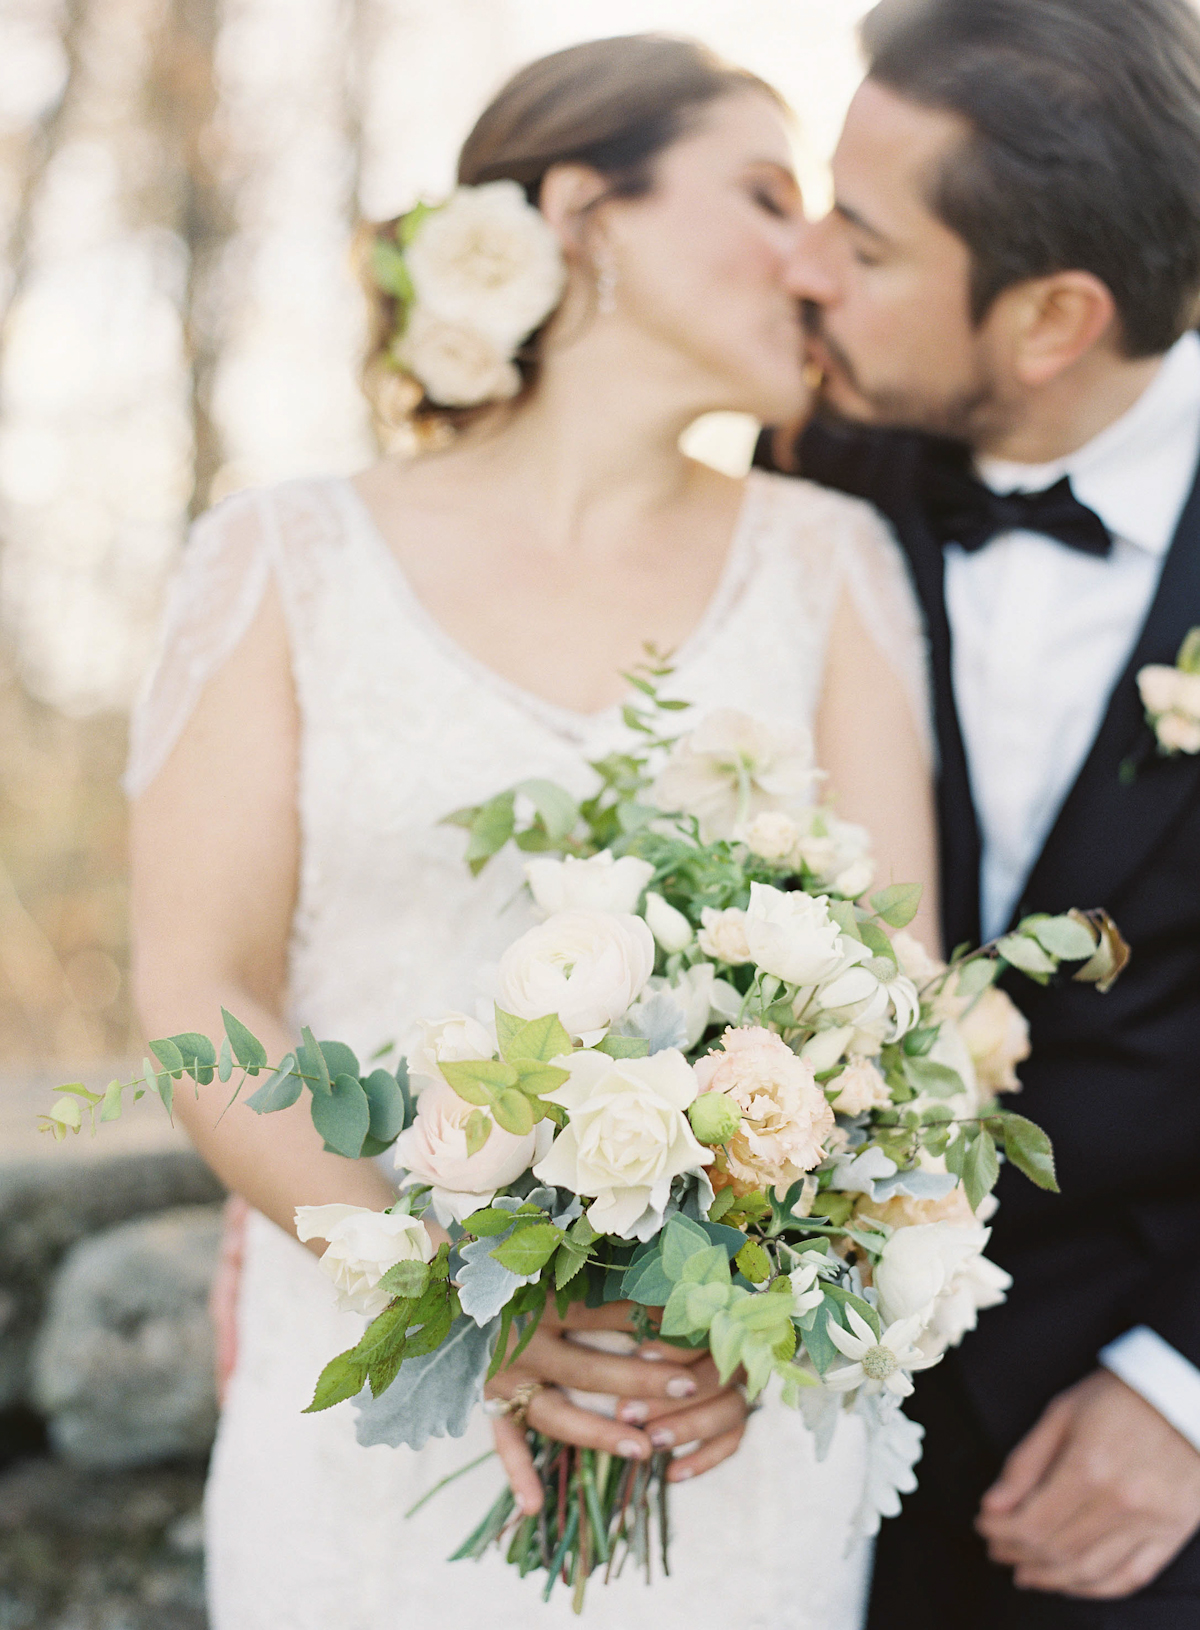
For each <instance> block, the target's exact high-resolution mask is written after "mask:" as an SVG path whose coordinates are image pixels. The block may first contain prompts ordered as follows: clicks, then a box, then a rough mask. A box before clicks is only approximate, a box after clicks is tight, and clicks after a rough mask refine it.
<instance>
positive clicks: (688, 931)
mask: <svg viewBox="0 0 1200 1630" xmlns="http://www.w3.org/2000/svg"><path fill="white" fill-rule="evenodd" d="M646 922H647V924H648V925H649V928H650V932H651V933H652V934H653V935H654V937H655V939H656V940H657V941H658V943H659V944H660V945H661V946H662V948H663V950H664V951H665V952H666V953H667V955H668V956H670V955H671V953H672V952H673V951H683V950H686V949H687V947H688V946H689V945H690V944H691V943H692V940H693V939H694V938H695V935H694V934H693V932H692V925H691V923H690V922H688V920H687V918H686V917H685V916H684V914H683V912H682V911H676V909H675V907H674V906H673V905H671V904H670V903H669V902H668V901H666V900H664V899H663V897H662V895H661V894H655V892H654V890H653V889H651V890H650V892H649V893H648V894H647V896H646Z"/></svg>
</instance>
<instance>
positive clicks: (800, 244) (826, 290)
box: [784, 221, 837, 306]
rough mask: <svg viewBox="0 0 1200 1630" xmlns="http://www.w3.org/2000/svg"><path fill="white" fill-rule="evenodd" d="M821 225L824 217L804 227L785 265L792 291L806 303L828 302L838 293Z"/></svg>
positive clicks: (796, 297) (792, 293)
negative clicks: (824, 247)
mask: <svg viewBox="0 0 1200 1630" xmlns="http://www.w3.org/2000/svg"><path fill="white" fill-rule="evenodd" d="M821 227H822V223H821V222H820V221H808V222H806V223H805V224H804V226H803V227H801V229H800V231H799V232H798V233H797V234H796V241H795V245H794V247H793V249H792V253H791V255H790V256H789V258H788V261H787V263H786V265H785V267H784V282H785V284H786V286H787V290H788V293H789V294H791V295H792V296H794V298H795V299H797V300H801V301H803V302H804V303H805V304H806V305H815V306H824V305H828V304H830V302H831V301H832V300H833V299H834V297H835V295H836V293H837V289H836V285H835V282H834V278H833V276H832V273H831V271H830V267H829V258H828V256H827V255H826V254H825V253H824V251H823V248H822V244H823V237H824V235H823V233H822V230H821Z"/></svg>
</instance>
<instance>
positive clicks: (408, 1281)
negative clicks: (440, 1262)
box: [379, 1262, 429, 1301]
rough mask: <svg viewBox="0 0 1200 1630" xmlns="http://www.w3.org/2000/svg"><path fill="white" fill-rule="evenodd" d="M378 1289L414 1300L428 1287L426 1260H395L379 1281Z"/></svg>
mask: <svg viewBox="0 0 1200 1630" xmlns="http://www.w3.org/2000/svg"><path fill="white" fill-rule="evenodd" d="M379 1288H380V1290H386V1291H388V1292H389V1294H390V1295H392V1296H402V1297H404V1298H406V1299H407V1300H409V1301H416V1300H417V1298H418V1297H421V1296H423V1295H424V1294H425V1292H426V1290H427V1289H428V1288H429V1264H428V1262H397V1263H396V1265H395V1266H394V1267H391V1268H389V1269H388V1271H387V1272H386V1273H385V1274H384V1276H383V1278H382V1279H381V1280H380V1281H379Z"/></svg>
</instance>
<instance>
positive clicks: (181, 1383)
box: [32, 1206, 221, 1467]
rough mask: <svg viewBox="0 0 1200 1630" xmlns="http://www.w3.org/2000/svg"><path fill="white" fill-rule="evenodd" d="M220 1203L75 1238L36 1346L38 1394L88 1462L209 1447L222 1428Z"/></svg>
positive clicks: (69, 1452)
mask: <svg viewBox="0 0 1200 1630" xmlns="http://www.w3.org/2000/svg"><path fill="white" fill-rule="evenodd" d="M220 1238H221V1214H220V1208H219V1207H216V1206H181V1207H177V1208H176V1209H174V1210H171V1211H163V1212H160V1213H159V1214H158V1215H157V1216H154V1217H147V1218H143V1219H141V1220H139V1221H136V1222H127V1223H122V1224H121V1225H120V1226H119V1227H117V1228H110V1229H108V1230H107V1232H105V1233H102V1234H96V1235H94V1236H93V1237H92V1238H91V1239H87V1240H84V1241H82V1242H81V1243H80V1244H78V1245H76V1246H74V1247H73V1248H72V1249H71V1251H70V1252H69V1253H68V1254H67V1256H66V1257H65V1258H64V1259H63V1262H62V1264H61V1266H60V1267H59V1269H58V1272H57V1274H56V1275H55V1277H54V1281H53V1284H52V1286H51V1291H50V1297H49V1302H48V1305H47V1309H46V1317H45V1321H44V1323H43V1325H42V1328H41V1330H40V1332H39V1333H38V1337H37V1342H36V1345H35V1348H34V1353H33V1387H32V1393H33V1402H34V1405H35V1407H36V1408H38V1409H39V1410H41V1412H42V1413H43V1414H44V1415H46V1417H47V1419H48V1423H49V1435H50V1441H51V1443H52V1444H53V1445H54V1447H55V1448H56V1449H57V1450H58V1451H59V1453H60V1454H62V1455H64V1456H65V1457H66V1458H67V1459H69V1460H71V1461H72V1462H73V1463H74V1464H76V1465H80V1466H103V1467H121V1466H144V1465H150V1464H153V1463H154V1462H156V1461H162V1460H166V1459H169V1458H171V1457H173V1456H179V1455H197V1454H203V1453H204V1452H205V1451H206V1450H207V1449H208V1447H209V1445H210V1444H211V1442H212V1437H213V1432H214V1431H215V1428H216V1418H217V1405H216V1392H215V1386H214V1380H213V1338H212V1329H211V1326H210V1323H209V1317H208V1306H207V1303H208V1291H209V1285H210V1283H211V1280H212V1275H213V1269H214V1267H215V1265H216V1259H217V1252H218V1249H219V1246H220Z"/></svg>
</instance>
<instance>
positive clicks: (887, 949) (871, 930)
mask: <svg viewBox="0 0 1200 1630" xmlns="http://www.w3.org/2000/svg"><path fill="white" fill-rule="evenodd" d="M858 937H859V939H860V940H862V942H863V944H864V945H866V946H868V947H869V948H870V949H871V951H872V952H873V953H874V954H875V956H879V957H886V958H887V960H888V961H889V962H890V963H891V964H892V965H893V966H895V963H896V953H895V951H894V950H893V948H892V942H891V940H890V939H888V937H887V935H886V934H885V933H884V931H883V929H882V928H880V926H879V924H878V923H873V922H871V921H870V920H868V921H866V922H861V921H860V922H859V925H858Z"/></svg>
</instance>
